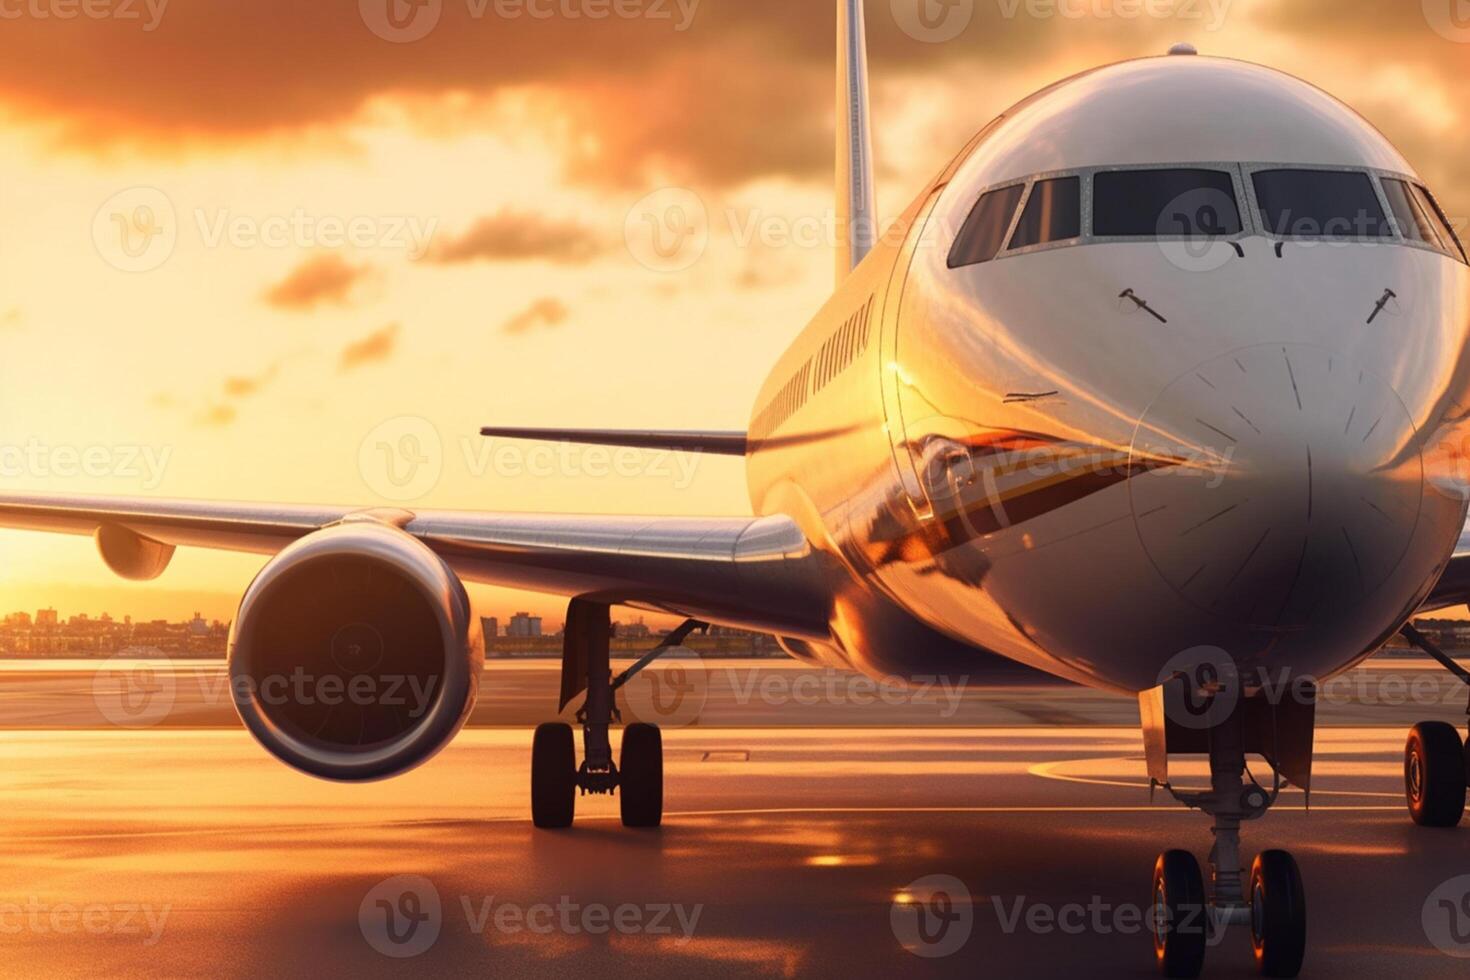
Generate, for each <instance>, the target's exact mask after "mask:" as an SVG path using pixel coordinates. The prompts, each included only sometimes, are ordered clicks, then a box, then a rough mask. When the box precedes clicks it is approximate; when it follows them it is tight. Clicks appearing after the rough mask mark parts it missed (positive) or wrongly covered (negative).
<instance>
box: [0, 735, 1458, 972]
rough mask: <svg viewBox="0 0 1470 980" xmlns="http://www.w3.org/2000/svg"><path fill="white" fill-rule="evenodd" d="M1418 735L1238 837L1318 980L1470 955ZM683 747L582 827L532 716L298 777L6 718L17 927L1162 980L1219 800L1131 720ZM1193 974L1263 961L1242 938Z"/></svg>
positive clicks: (234, 755)
mask: <svg viewBox="0 0 1470 980" xmlns="http://www.w3.org/2000/svg"><path fill="white" fill-rule="evenodd" d="M1402 739H1403V733H1402V732H1401V731H1399V730H1398V729H1396V728H1369V727H1355V728H1329V729H1325V730H1324V731H1323V732H1322V733H1321V734H1320V737H1319V741H1318V751H1319V755H1318V759H1319V764H1318V773H1319V777H1318V779H1319V785H1318V787H1317V790H1318V791H1317V792H1316V793H1315V794H1314V797H1313V801H1312V811H1311V812H1310V813H1306V812H1304V811H1303V809H1302V802H1303V801H1302V797H1301V794H1299V793H1295V794H1293V793H1288V794H1287V795H1286V796H1284V797H1283V800H1282V802H1281V803H1280V804H1279V805H1278V807H1277V809H1276V810H1274V811H1273V812H1272V813H1271V814H1270V815H1269V816H1268V817H1267V818H1266V820H1265V821H1264V822H1263V823H1261V824H1259V825H1252V826H1249V827H1248V828H1247V830H1246V838H1245V840H1246V847H1247V852H1248V853H1250V854H1253V853H1254V852H1255V851H1256V850H1258V849H1261V848H1265V847H1289V848H1291V849H1292V850H1293V851H1294V852H1295V853H1296V854H1297V856H1298V858H1299V860H1300V861H1301V864H1302V867H1303V871H1304V874H1305V876H1306V882H1307V888H1308V895H1309V901H1310V910H1311V940H1310V943H1311V945H1310V954H1309V961H1308V972H1307V973H1305V974H1304V975H1305V976H1316V977H1329V976H1388V975H1394V974H1397V973H1402V972H1409V973H1411V974H1412V975H1415V976H1421V977H1460V976H1463V975H1464V970H1465V965H1466V964H1465V962H1464V961H1463V960H1460V959H1456V958H1453V957H1452V956H1451V955H1449V953H1448V952H1445V951H1441V950H1440V949H1438V948H1436V946H1435V945H1434V943H1433V941H1432V938H1431V935H1430V931H1433V932H1435V934H1436V935H1438V936H1439V938H1440V940H1441V942H1442V943H1449V944H1450V945H1448V947H1447V948H1448V949H1449V952H1456V953H1459V954H1460V955H1466V956H1470V942H1466V943H1465V944H1463V945H1462V946H1455V945H1453V938H1450V939H1446V938H1445V936H1447V935H1451V934H1450V933H1448V932H1447V929H1446V928H1445V927H1442V926H1441V924H1440V923H1439V921H1438V919H1436V918H1433V917H1434V916H1440V915H1443V914H1444V913H1443V912H1441V911H1439V908H1438V906H1437V904H1436V903H1437V901H1438V898H1439V897H1442V896H1443V894H1445V893H1444V890H1443V889H1442V888H1441V886H1442V885H1443V884H1444V883H1445V882H1447V881H1450V880H1452V879H1454V878H1455V877H1456V876H1459V875H1464V874H1466V873H1470V858H1467V838H1466V837H1465V836H1464V835H1465V833H1466V832H1467V831H1464V830H1462V831H1460V832H1453V831H1449V832H1446V831H1439V832H1427V831H1422V830H1418V829H1416V828H1414V827H1412V826H1411V825H1410V823H1409V821H1408V819H1407V817H1406V815H1405V813H1404V810H1403V805H1402V802H1401V800H1400V798H1399V794H1400V781H1401V777H1400V774H1399V762H1398V755H1399V752H1400V750H1401V743H1402ZM666 743H667V753H666V761H667V787H668V788H667V810H668V814H667V818H666V823H665V826H664V827H663V828H662V829H661V830H659V831H653V832H632V831H627V830H625V829H623V828H622V827H621V826H620V825H619V824H618V821H617V819H616V802H615V800H613V799H609V798H583V799H582V800H580V801H579V811H578V823H577V826H576V827H575V828H574V829H573V830H571V831H568V832H556V833H545V832H534V831H533V829H532V828H531V826H530V823H529V820H528V819H527V801H526V796H527V782H528V771H529V745H530V736H529V732H528V731H525V730H523V729H474V730H469V731H466V732H464V733H463V734H461V736H460V737H459V739H458V740H457V741H456V742H455V743H454V744H453V745H451V746H450V747H449V748H448V749H447V750H446V751H444V752H443V753H442V754H441V755H440V756H438V757H437V758H435V759H434V760H433V761H431V762H430V763H429V764H428V765H426V766H424V767H422V768H420V769H418V770H416V771H414V772H412V773H410V774H408V775H406V776H404V777H402V778H400V779H397V780H392V781H389V782H385V783H378V784H372V785H363V786H338V785H332V784H328V783H323V782H319V781H315V780H312V779H310V778H308V777H305V776H301V775H298V774H295V773H294V772H291V771H289V770H287V769H286V768H284V767H283V766H281V765H279V764H278V763H276V762H274V761H273V760H272V759H270V758H269V757H267V756H266V755H265V753H264V752H263V751H262V750H260V749H259V748H258V747H257V746H255V744H254V743H253V742H251V741H250V739H249V738H248V737H247V736H246V735H245V734H244V733H243V732H241V731H238V730H227V729H217V730H207V729H206V730H197V729H182V728H167V729H151V730H142V731H128V730H120V729H96V730H79V729H73V730H66V731H63V730H54V731H23V730H12V731H7V732H4V733H0V746H3V757H4V759H5V760H6V764H5V767H4V770H3V774H0V791H3V799H4V800H5V814H6V832H5V844H6V847H5V853H6V858H5V860H4V861H3V862H0V948H3V949H4V950H5V958H6V963H7V964H8V965H9V966H10V968H11V969H16V970H19V971H21V972H24V973H26V974H28V975H35V976H40V975H48V976H84V975H86V976H92V975H96V974H97V973H99V972H101V973H106V974H110V975H116V976H140V977H141V976H160V975H163V976H225V977H233V976H238V977H245V976H250V977H255V976H286V977H313V978H321V977H323V976H329V975H331V976H337V975H346V976H390V975H392V976H402V975H405V974H409V975H426V976H428V975H433V976H471V975H473V976H497V977H521V976H555V977H574V976H575V977H586V976H592V975H596V976H600V977H639V978H644V980H648V978H656V977H689V976H701V975H703V976H715V977H745V976H768V977H793V976H831V977H844V978H855V977H880V976H881V977H889V976H898V975H903V976H921V977H928V976H933V977H950V976H954V977H959V976H964V977H974V976H977V975H979V976H1001V977H1021V976H1040V977H1071V976H1109V977H1112V976H1117V977H1145V976H1150V975H1152V971H1153V964H1152V948H1151V943H1150V937H1149V935H1148V933H1147V931H1146V925H1145V920H1144V918H1143V916H1144V911H1145V910H1144V906H1145V905H1146V904H1147V900H1148V882H1149V874H1150V871H1151V870H1152V864H1153V860H1154V857H1155V855H1156V853H1157V852H1158V851H1159V850H1160V849H1161V848H1164V847H1172V846H1185V847H1189V848H1191V849H1192V850H1194V851H1195V853H1197V854H1198V855H1200V856H1201V858H1203V856H1204V854H1205V853H1206V851H1207V850H1208V844H1209V837H1208V832H1207V821H1206V820H1205V819H1204V818H1203V817H1201V816H1200V815H1199V814H1191V813H1187V812H1184V811H1183V810H1181V809H1180V808H1178V807H1177V806H1175V805H1174V804H1172V803H1171V802H1169V801H1166V800H1165V799H1163V798H1159V799H1157V800H1156V801H1155V802H1154V803H1153V804H1151V803H1150V801H1149V793H1148V789H1147V787H1146V785H1145V781H1144V780H1143V778H1142V775H1141V773H1142V764H1141V762H1140V761H1139V753H1140V741H1139V737H1138V735H1137V734H1136V732H1134V731H1133V730H1132V729H1131V728H1123V727H1116V728H1114V727H1094V728H1088V729H1077V730H1066V729H1047V728H1041V727H1026V728H1018V727H988V728H947V729H930V730H920V731H915V730H912V729H907V728H899V729H868V730H854V729H851V728H820V729H808V728H795V727H788V728H761V729H753V728H726V729H705V728H699V727H692V728H684V729H676V730H672V731H670V732H668V734H667V737H666ZM1197 771H1198V770H1196V772H1197ZM1186 781H1187V780H1186ZM936 875H938V876H944V878H943V879H940V881H941V883H942V884H943V887H944V888H945V889H946V893H947V894H949V895H951V897H952V898H953V899H954V901H952V903H951V904H950V905H949V906H948V908H949V909H950V911H949V913H948V917H947V918H945V919H943V920H938V919H936V920H934V921H932V922H929V923H928V925H929V928H927V929H926V930H925V931H924V932H923V933H922V934H921V933H920V932H919V931H918V918H917V909H916V907H915V905H914V904H913V903H914V902H916V901H922V900H924V899H926V898H927V897H928V896H927V893H926V892H925V891H924V886H923V885H922V884H920V885H917V886H916V885H915V883H916V882H922V881H923V880H925V879H930V880H932V879H931V876H936ZM399 876H409V877H406V878H405V877H399ZM955 882H958V883H959V884H958V887H957V886H956V884H955ZM1466 887H1467V888H1470V885H1467V886H1466ZM961 888H962V889H963V891H960V889H961ZM1437 888H1438V889H1440V891H1439V892H1438V893H1436V889H1437ZM965 892H968V895H969V898H968V901H966V900H965V899H964V893H965ZM924 907H925V908H926V909H929V908H931V907H930V906H929V905H927V904H926V905H925V906H924ZM933 908H934V909H939V908H940V907H939V906H933ZM1426 916H1429V917H1430V918H1426ZM390 917H391V918H390ZM1446 924H1448V920H1446ZM1426 925H1428V926H1429V927H1430V931H1426ZM935 937H938V938H937V939H936V938H935ZM906 945H907V946H908V947H909V948H906ZM910 949H913V950H915V952H911V951H910ZM916 952H922V953H926V954H935V953H942V954H943V955H926V956H921V955H916ZM403 953H411V954H413V955H410V956H404V957H402V958H399V956H398V955H396V954H403ZM390 954H394V955H390ZM1206 975H1207V976H1218V977H1234V976H1242V977H1243V976H1250V975H1253V968H1252V964H1251V958H1250V948H1249V941H1248V938H1247V937H1246V936H1245V935H1244V932H1243V930H1241V929H1239V928H1237V929H1232V930H1230V931H1229V932H1228V933H1227V934H1226V935H1225V936H1224V937H1223V940H1222V941H1221V942H1220V943H1219V945H1218V946H1216V947H1215V948H1213V949H1212V950H1211V952H1210V956H1209V962H1208V965H1207V973H1206Z"/></svg>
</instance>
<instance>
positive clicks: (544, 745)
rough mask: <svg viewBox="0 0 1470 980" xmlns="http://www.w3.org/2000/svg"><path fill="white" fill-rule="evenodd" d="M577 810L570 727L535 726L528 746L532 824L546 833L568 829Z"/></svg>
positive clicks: (553, 725) (575, 760) (556, 725)
mask: <svg viewBox="0 0 1470 980" xmlns="http://www.w3.org/2000/svg"><path fill="white" fill-rule="evenodd" d="M576 807H577V751H576V745H575V743H574V742H573V739H572V726H571V725H568V724H565V723H562V722H554V721H553V722H547V723H546V724H544V725H538V726H536V738H535V741H533V742H532V743H531V821H532V823H534V824H535V825H536V826H537V827H540V828H542V829H545V830H552V829H559V828H562V827H570V826H571V825H572V816H573V815H574V813H575V812H576Z"/></svg>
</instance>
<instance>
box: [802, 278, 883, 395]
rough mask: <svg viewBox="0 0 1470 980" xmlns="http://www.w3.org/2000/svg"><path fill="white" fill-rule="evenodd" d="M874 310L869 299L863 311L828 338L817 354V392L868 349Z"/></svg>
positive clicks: (854, 315) (849, 318) (855, 314)
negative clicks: (871, 317)
mask: <svg viewBox="0 0 1470 980" xmlns="http://www.w3.org/2000/svg"><path fill="white" fill-rule="evenodd" d="M872 310H873V301H872V299H869V300H868V302H867V303H865V304H864V305H863V308H862V309H861V310H858V311H857V312H856V313H854V314H853V315H852V316H850V317H848V318H847V322H846V323H844V324H843V325H842V326H840V327H838V328H837V332H836V333H834V334H832V336H830V337H828V338H827V342H826V343H824V344H823V345H822V349H821V350H820V351H818V352H817V374H816V380H815V381H814V382H813V383H814V384H815V386H816V390H817V391H821V390H822V389H823V388H825V387H826V386H827V382H829V381H831V380H832V379H833V378H835V377H837V376H838V375H839V374H841V373H842V372H843V370H844V369H845V368H846V367H847V366H848V365H849V364H851V363H852V362H853V359H854V358H856V357H857V356H858V355H859V354H861V353H862V352H863V351H865V350H867V349H868V317H869V315H870V314H871V313H872Z"/></svg>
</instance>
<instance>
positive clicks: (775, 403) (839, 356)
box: [750, 296, 873, 442]
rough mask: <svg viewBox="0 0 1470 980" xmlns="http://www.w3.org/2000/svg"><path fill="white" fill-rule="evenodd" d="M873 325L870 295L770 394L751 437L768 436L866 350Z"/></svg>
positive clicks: (757, 416)
mask: <svg viewBox="0 0 1470 980" xmlns="http://www.w3.org/2000/svg"><path fill="white" fill-rule="evenodd" d="M872 327H873V297H871V296H869V297H868V301H867V302H866V303H864V304H863V307H862V309H860V310H858V311H857V312H856V313H854V314H853V315H852V316H850V317H848V318H847V319H846V320H845V321H844V322H843V324H842V326H840V327H838V328H837V329H836V330H835V331H833V333H832V336H830V337H828V338H827V339H826V341H824V342H823V343H822V347H821V349H820V350H818V351H817V353H816V354H815V355H813V356H812V357H809V358H807V359H806V361H805V362H804V363H803V364H802V366H801V367H800V368H798V369H797V370H796V372H795V373H794V374H793V375H792V376H791V378H790V379H789V380H788V381H787V382H786V383H785V384H784V385H782V386H781V389H780V390H779V391H777V392H776V394H775V395H773V396H772V397H771V400H770V401H769V402H767V403H766V406H765V407H764V408H762V409H761V410H760V413H759V414H757V415H756V417H755V421H754V422H753V423H752V424H751V426H750V435H751V438H753V439H754V440H756V441H757V442H759V441H761V440H763V439H766V438H768V437H769V436H770V435H771V434H772V433H774V432H775V431H776V430H777V429H779V428H780V427H781V426H782V425H784V424H785V422H786V420H787V419H789V418H791V416H793V415H795V414H796V412H797V411H798V410H799V409H800V408H801V407H802V406H803V405H805V404H806V403H807V399H808V398H809V397H810V396H812V395H815V394H816V393H817V392H819V391H821V390H822V388H824V387H826V385H827V384H828V382H830V381H831V380H832V379H833V378H835V377H837V375H839V374H841V373H842V371H843V370H844V369H846V368H847V367H848V366H849V365H850V364H852V363H853V361H855V360H857V358H858V356H859V355H860V354H862V353H863V352H864V351H866V350H867V349H868V341H869V340H870V338H871V334H872Z"/></svg>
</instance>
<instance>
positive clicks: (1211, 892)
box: [1139, 665, 1316, 977]
mask: <svg viewBox="0 0 1470 980" xmlns="http://www.w3.org/2000/svg"><path fill="white" fill-rule="evenodd" d="M1191 673H1192V674H1194V675H1195V676H1190V674H1191ZM1293 690H1294V692H1295V694H1296V695H1297V696H1294V697H1291V698H1287V699H1284V700H1280V701H1273V700H1272V699H1270V698H1267V697H1265V696H1264V693H1265V692H1264V691H1260V690H1251V691H1246V690H1242V688H1241V685H1240V682H1239V678H1238V677H1237V676H1236V674H1235V673H1234V671H1233V669H1228V665H1227V669H1218V668H1216V667H1209V669H1204V670H1199V669H1196V670H1194V671H1186V672H1184V673H1183V674H1182V675H1176V676H1175V677H1173V678H1172V679H1171V680H1169V681H1167V682H1165V683H1164V684H1162V685H1160V686H1159V687H1157V688H1154V689H1152V690H1149V691H1144V692H1142V693H1141V694H1140V695H1139V712H1140V715H1141V716H1142V721H1143V740H1144V749H1145V755H1146V758H1147V761H1148V770H1149V779H1150V782H1151V783H1152V784H1153V785H1154V786H1162V787H1164V788H1165V789H1167V790H1168V791H1169V793H1170V794H1171V795H1172V796H1173V797H1174V798H1175V799H1176V800H1178V801H1179V802H1181V803H1183V804H1184V805H1185V806H1187V807H1190V808H1191V809H1196V810H1200V811H1202V812H1204V813H1207V814H1209V815H1210V816H1211V817H1212V818H1214V823H1213V826H1212V827H1211V834H1212V835H1213V836H1214V845H1213V846H1212V847H1211V848H1210V855H1209V865H1208V872H1209V873H1208V877H1206V875H1205V874H1204V873H1202V872H1201V869H1200V863H1199V861H1198V860H1196V859H1195V857H1194V855H1193V854H1191V853H1189V852H1188V851H1180V850H1171V851H1165V852H1164V853H1163V854H1161V855H1160V856H1159V858H1158V860H1157V861H1156V862H1155V864H1154V876H1153V925H1154V954H1155V959H1156V961H1157V964H1158V968H1159V972H1160V973H1161V974H1162V975H1163V976H1166V977H1197V976H1199V975H1200V971H1201V970H1202V969H1203V967H1204V960H1205V952H1206V950H1207V949H1208V948H1209V947H1212V946H1215V945H1218V944H1219V943H1220V942H1221V941H1222V940H1223V939H1224V937H1225V934H1226V932H1227V929H1228V927H1230V926H1232V925H1234V926H1240V927H1244V926H1249V927H1250V938H1251V947H1252V949H1253V951H1254V953H1255V960H1256V968H1257V970H1258V971H1259V972H1260V974H1261V975H1262V976H1267V977H1295V976H1296V975H1297V974H1298V973H1299V972H1300V971H1301V968H1302V964H1303V961H1304V960H1305V957H1306V944H1307V904H1306V892H1305V889H1304V888H1303V886H1302V875H1301V869H1300V868H1298V867H1297V863H1296V861H1295V859H1294V858H1292V856H1291V855H1290V854H1288V853H1287V852H1285V851H1280V850H1266V851H1262V852H1261V853H1260V854H1259V855H1258V856H1257V857H1256V859H1255V861H1254V862H1252V863H1251V865H1250V868H1249V871H1247V870H1246V867H1245V865H1244V862H1243V861H1242V859H1241V850H1240V829H1241V826H1242V824H1244V823H1246V822H1248V821H1252V820H1259V819H1260V818H1261V817H1263V816H1265V815H1266V812H1267V811H1268V810H1270V808H1271V807H1272V805H1273V804H1275V802H1276V800H1277V799H1278V798H1279V796H1280V795H1281V789H1282V786H1283V785H1284V784H1285V782H1287V781H1290V782H1291V783H1292V784H1294V785H1296V786H1300V787H1302V788H1303V789H1308V788H1309V787H1310V786H1311V759H1312V741H1313V729H1314V723H1315V718H1316V689H1315V687H1314V686H1312V685H1296V686H1294V687H1293ZM1177 754H1190V755H1204V756H1206V757H1207V758H1208V759H1209V766H1210V784H1209V788H1208V789H1203V790H1184V789H1178V788H1176V787H1174V786H1173V785H1172V784H1171V783H1170V781H1169V767H1168V760H1169V756H1170V755H1177ZM1247 755H1251V756H1257V755H1259V756H1261V757H1263V758H1264V759H1265V760H1266V763H1267V764H1268V765H1269V766H1270V767H1271V777H1272V778H1271V782H1270V786H1269V787H1265V786H1262V785H1261V784H1260V783H1258V782H1257V781H1256V779H1255V777H1254V776H1253V775H1252V774H1251V772H1250V769H1249V768H1248V766H1247V764H1246V757H1247Z"/></svg>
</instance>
